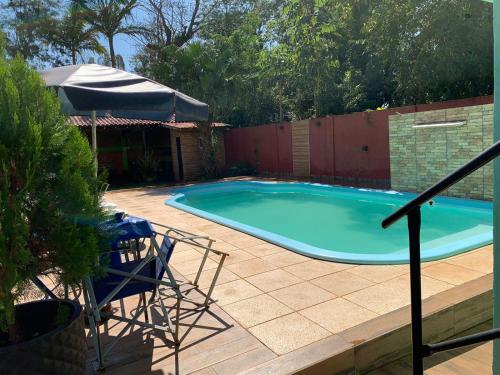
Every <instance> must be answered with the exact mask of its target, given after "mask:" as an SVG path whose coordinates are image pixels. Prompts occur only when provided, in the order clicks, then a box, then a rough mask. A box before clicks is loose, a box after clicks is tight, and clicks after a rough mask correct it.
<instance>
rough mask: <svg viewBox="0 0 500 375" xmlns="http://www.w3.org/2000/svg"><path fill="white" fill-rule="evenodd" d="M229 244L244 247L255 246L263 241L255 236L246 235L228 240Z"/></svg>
mask: <svg viewBox="0 0 500 375" xmlns="http://www.w3.org/2000/svg"><path fill="white" fill-rule="evenodd" d="M228 242H229V243H230V244H231V245H234V246H236V247H239V248H240V249H245V248H247V247H250V246H257V245H261V244H263V243H264V241H263V240H261V239H260V238H256V237H251V236H247V237H245V238H237V239H235V240H228Z"/></svg>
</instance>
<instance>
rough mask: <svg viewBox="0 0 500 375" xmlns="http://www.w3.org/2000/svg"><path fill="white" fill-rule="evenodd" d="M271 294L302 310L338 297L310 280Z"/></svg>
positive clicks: (293, 307) (289, 305) (295, 308)
mask: <svg viewBox="0 0 500 375" xmlns="http://www.w3.org/2000/svg"><path fill="white" fill-rule="evenodd" d="M269 295H271V296H272V297H274V298H276V299H277V300H278V301H280V302H283V303H284V304H285V305H287V306H288V307H291V308H292V309H294V310H302V309H305V308H306V307H309V306H313V305H317V304H318V303H321V302H325V301H327V300H329V299H333V298H335V297H336V296H335V295H334V294H332V293H330V292H327V291H326V290H324V289H322V288H320V287H318V286H316V285H313V284H311V283H308V282H304V283H299V284H295V285H291V286H289V287H286V288H283V289H278V290H275V291H273V292H270V293H269Z"/></svg>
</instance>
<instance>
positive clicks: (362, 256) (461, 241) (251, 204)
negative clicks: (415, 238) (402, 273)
mask: <svg viewBox="0 0 500 375" xmlns="http://www.w3.org/2000/svg"><path fill="white" fill-rule="evenodd" d="M173 194H174V196H173V197H172V198H170V199H168V200H167V201H166V203H167V204H168V205H170V206H173V207H176V208H179V209H182V210H184V211H187V212H190V213H193V214H195V215H198V216H201V217H204V218H206V219H209V220H212V221H215V222H217V223H220V224H223V225H226V226H228V227H232V228H235V229H238V230H240V231H242V232H246V233H249V234H251V235H253V236H256V237H260V238H262V239H264V240H267V241H270V242H273V243H275V244H277V245H280V246H283V247H286V248H288V249H291V250H293V251H296V252H298V253H301V254H304V255H308V256H312V257H315V258H320V259H327V260H334V261H340V262H349V263H359V264H395V263H407V262H408V232H407V226H406V220H401V221H400V222H399V223H397V224H395V225H393V226H392V227H390V228H389V229H382V227H381V225H380V223H381V221H382V219H384V218H385V217H386V216H388V215H389V214H391V213H392V212H394V211H395V210H396V209H398V208H399V207H401V206H402V205H403V204H405V203H406V202H408V201H409V200H410V199H412V198H413V197H414V195H413V194H409V193H398V192H394V191H382V190H370V189H358V188H348V187H337V186H328V185H319V184H307V183H274V182H260V181H236V182H220V183H212V184H204V185H196V186H192V187H186V188H181V189H176V190H174V193H173ZM492 220H493V219H492V204H491V203H489V202H483V201H475V200H469V199H456V198H447V197H438V198H436V199H435V200H434V204H433V205H429V204H427V205H425V206H424V207H422V229H421V241H422V245H421V251H422V259H423V260H435V259H440V258H444V257H448V256H451V255H454V254H457V253H460V252H464V251H467V250H471V249H474V248H477V247H479V246H483V245H486V244H489V243H491V242H492V237H493V227H492Z"/></svg>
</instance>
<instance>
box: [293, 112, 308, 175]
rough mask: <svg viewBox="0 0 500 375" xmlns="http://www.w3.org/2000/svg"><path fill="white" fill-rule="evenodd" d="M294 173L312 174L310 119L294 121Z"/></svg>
mask: <svg viewBox="0 0 500 375" xmlns="http://www.w3.org/2000/svg"><path fill="white" fill-rule="evenodd" d="M292 155H293V175H294V176H297V177H308V176H309V174H310V155H309V120H303V121H297V122H293V123H292Z"/></svg>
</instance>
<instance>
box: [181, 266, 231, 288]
mask: <svg viewBox="0 0 500 375" xmlns="http://www.w3.org/2000/svg"><path fill="white" fill-rule="evenodd" d="M216 271H217V269H216V268H212V269H211V270H204V271H203V272H202V273H201V276H200V280H199V281H198V285H199V287H200V289H205V288H208V287H209V286H210V284H211V283H212V280H213V278H214V276H215V272H216ZM186 278H187V279H188V280H189V281H191V282H193V281H194V279H195V278H196V273H193V274H191V275H187V276H186ZM238 279H239V277H238V275H236V274H234V273H233V272H231V271H229V270H227V269H226V268H224V267H223V268H222V269H221V271H220V273H219V277H218V278H217V284H216V285H221V284H225V283H228V282H230V281H234V280H238Z"/></svg>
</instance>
